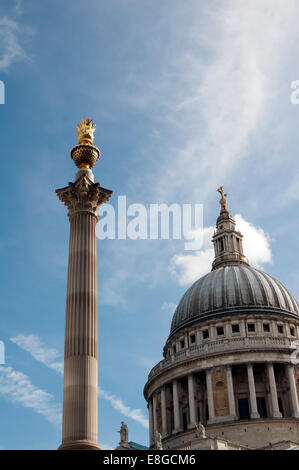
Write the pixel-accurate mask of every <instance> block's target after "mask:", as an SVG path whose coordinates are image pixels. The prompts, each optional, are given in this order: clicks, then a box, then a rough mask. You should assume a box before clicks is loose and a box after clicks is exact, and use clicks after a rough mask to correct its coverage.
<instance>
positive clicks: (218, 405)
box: [212, 368, 229, 418]
mask: <svg viewBox="0 0 299 470" xmlns="http://www.w3.org/2000/svg"><path fill="white" fill-rule="evenodd" d="M212 387H213V398H214V411H215V417H216V418H218V417H221V416H228V415H229V404H228V393H227V382H226V371H225V369H224V368H217V369H216V370H215V371H214V372H212Z"/></svg>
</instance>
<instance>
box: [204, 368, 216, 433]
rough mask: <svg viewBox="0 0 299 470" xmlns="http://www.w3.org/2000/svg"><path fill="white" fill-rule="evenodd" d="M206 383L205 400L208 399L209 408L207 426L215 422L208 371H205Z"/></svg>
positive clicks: (210, 374)
mask: <svg viewBox="0 0 299 470" xmlns="http://www.w3.org/2000/svg"><path fill="white" fill-rule="evenodd" d="M206 382H207V398H208V408H209V419H208V424H209V423H213V422H214V421H215V411H214V396H213V387H212V372H211V370H209V369H208V370H206Z"/></svg>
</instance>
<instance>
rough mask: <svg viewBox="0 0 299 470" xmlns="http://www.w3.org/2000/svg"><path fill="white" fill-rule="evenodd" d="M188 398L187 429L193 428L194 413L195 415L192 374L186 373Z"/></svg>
mask: <svg viewBox="0 0 299 470" xmlns="http://www.w3.org/2000/svg"><path fill="white" fill-rule="evenodd" d="M188 398H189V420H190V423H189V426H188V427H189V429H192V428H195V425H196V415H195V400H194V380H193V374H189V375H188Z"/></svg>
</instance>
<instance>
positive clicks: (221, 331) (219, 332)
mask: <svg viewBox="0 0 299 470" xmlns="http://www.w3.org/2000/svg"><path fill="white" fill-rule="evenodd" d="M216 330H217V335H218V336H221V335H224V329H223V326H217V328H216Z"/></svg>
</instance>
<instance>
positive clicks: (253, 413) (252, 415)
mask: <svg viewBox="0 0 299 470" xmlns="http://www.w3.org/2000/svg"><path fill="white" fill-rule="evenodd" d="M259 418H260V415H259V413H258V412H257V411H253V412H252V413H250V419H259Z"/></svg>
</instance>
